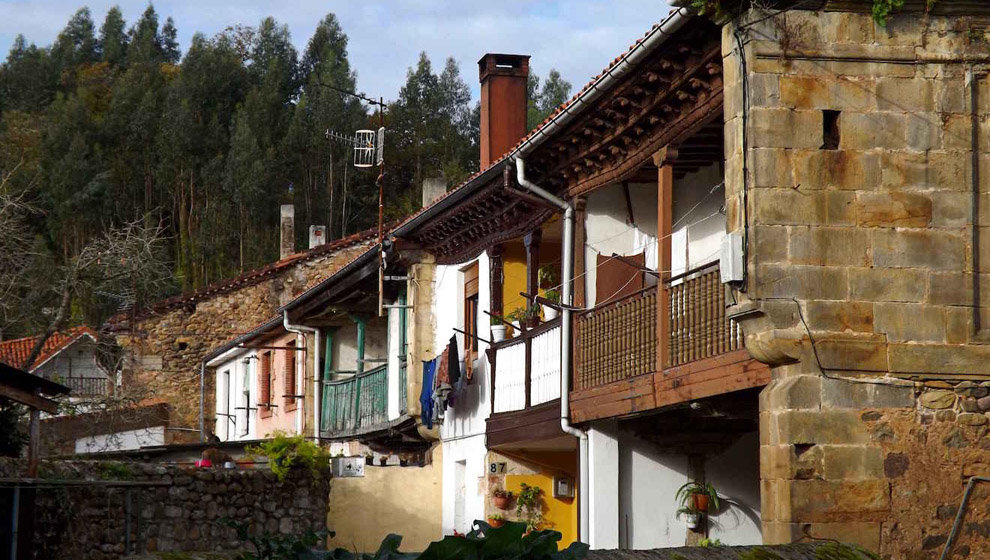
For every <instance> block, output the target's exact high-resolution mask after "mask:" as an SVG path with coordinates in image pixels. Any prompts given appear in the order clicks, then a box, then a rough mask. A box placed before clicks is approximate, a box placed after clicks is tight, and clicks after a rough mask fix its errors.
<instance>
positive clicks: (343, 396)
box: [320, 365, 388, 434]
mask: <svg viewBox="0 0 990 560" xmlns="http://www.w3.org/2000/svg"><path fill="white" fill-rule="evenodd" d="M387 421H388V368H387V367H386V366H384V365H382V366H380V367H377V368H375V369H373V370H370V371H367V372H364V373H360V374H357V375H355V376H354V377H351V378H350V379H344V380H341V381H326V382H324V384H323V414H322V420H321V422H320V431H321V432H323V433H329V434H333V433H335V432H344V431H352V430H358V429H361V428H369V427H371V426H377V425H380V424H385V423H386V422H387Z"/></svg>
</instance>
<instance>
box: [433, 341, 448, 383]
mask: <svg viewBox="0 0 990 560" xmlns="http://www.w3.org/2000/svg"><path fill="white" fill-rule="evenodd" d="M449 355H450V348H449V347H448V348H444V349H443V353H442V354H440V355H439V356H438V357H436V358H434V360H436V362H437V385H450V384H451V383H450V373H451V372H450V364H449V363H448V362H447V357H448V356H449Z"/></svg>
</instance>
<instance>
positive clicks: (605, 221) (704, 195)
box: [584, 164, 725, 306]
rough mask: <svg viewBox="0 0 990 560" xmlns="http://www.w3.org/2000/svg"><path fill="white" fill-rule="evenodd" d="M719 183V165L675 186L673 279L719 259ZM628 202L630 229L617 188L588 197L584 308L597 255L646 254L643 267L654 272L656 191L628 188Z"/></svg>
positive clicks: (650, 186)
mask: <svg viewBox="0 0 990 560" xmlns="http://www.w3.org/2000/svg"><path fill="white" fill-rule="evenodd" d="M721 183H722V171H721V168H720V167H719V165H718V164H713V165H711V166H709V167H706V168H703V169H700V170H698V171H697V172H694V173H689V174H687V175H685V176H684V177H682V178H680V179H676V180H675V181H674V192H673V194H672V199H673V205H674V213H673V215H672V216H671V220H672V225H673V227H672V234H671V238H670V244H671V274H672V275H677V274H679V273H681V272H684V271H685V270H688V269H690V268H695V267H697V266H700V265H703V264H706V263H709V262H711V261H713V260H716V259H717V258H718V250H719V244H720V243H721V239H722V237H724V236H725V216H724V214H722V213H721V212H720V209H721V207H722V204H723V202H724V201H725V193H724V190H723V189H724V188H723V187H722V186H721ZM713 190H714V192H713ZM629 198H630V201H631V202H632V208H633V216H632V217H633V223H629V209H628V206H627V203H626V195H625V193H624V192H623V186H622V185H621V184H611V185H608V186H606V187H603V188H600V189H597V190H595V191H593V192H592V193H591V194H589V195H588V201H587V206H586V216H585V228H586V242H585V248H584V255H585V268H586V270H587V274H586V275H585V277H584V282H585V289H586V294H587V300H588V305H589V306H594V304H595V300H596V296H597V294H596V293H595V285H596V279H597V271H596V269H595V265H596V263H597V257H598V255H605V256H610V255H612V253H617V254H619V255H626V256H629V255H635V254H638V253H645V258H646V266H648V267H650V268H652V269H654V270H656V268H657V185H656V184H655V183H630V184H629ZM646 282H647V285H650V284H651V283H655V280H654V279H653V278H652V277H650V276H647V278H646Z"/></svg>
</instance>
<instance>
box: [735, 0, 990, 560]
mask: <svg viewBox="0 0 990 560" xmlns="http://www.w3.org/2000/svg"><path fill="white" fill-rule="evenodd" d="M749 22H753V23H752V24H749ZM985 28H986V20H985V18H983V19H978V18H971V17H953V18H944V17H927V16H924V15H923V14H917V13H914V14H902V15H899V16H898V17H896V18H894V19H893V20H892V21H891V24H890V25H889V26H888V27H887V28H881V27H878V26H876V25H875V24H874V23H873V21H872V19H871V18H870V16H869V15H868V14H863V13H845V12H815V11H806V10H791V11H788V12H786V13H783V14H781V15H778V16H776V17H770V18H767V14H765V13H761V12H758V11H754V12H750V13H747V14H744V15H743V16H741V17H740V18H738V19H737V20H736V21H734V22H732V23H730V24H728V25H726V26H725V27H724V28H723V42H722V44H723V56H724V59H725V60H724V73H725V76H724V78H725V79H724V82H725V133H726V140H725V150H726V197H727V199H726V209H727V214H728V216H727V223H728V229H729V231H732V232H736V233H744V232H745V234H746V235H747V279H746V282H745V290H734V291H733V294H732V295H733V296H734V298H735V301H736V302H738V303H737V305H735V306H733V307H732V308H731V309H730V313H731V314H732V315H733V316H734V317H735V318H736V319H737V320H739V321H740V324H741V325H742V328H743V330H744V333H745V335H746V347H747V349H748V350H749V351H750V353H751V354H752V355H753V356H755V357H756V358H757V359H759V360H761V361H764V362H766V363H768V364H770V365H771V366H772V368H773V370H772V371H773V380H772V382H771V383H770V385H769V386H768V387H767V388H766V389H765V390H764V392H763V394H762V395H761V419H760V425H761V426H760V427H761V478H762V485H763V487H762V492H761V494H762V499H763V508H762V514H763V527H764V540H765V542H768V543H776V542H790V541H795V540H799V539H802V538H806V537H807V536H809V535H810V536H812V537H815V538H836V539H840V540H846V541H853V542H858V543H861V544H863V545H865V546H867V547H869V548H871V549H873V550H877V551H879V552H881V554H882V556H884V557H887V558H898V559H899V558H906V559H923V558H935V557H937V555H938V553H939V552H940V548H941V544H942V543H944V540H945V538H946V535H947V534H948V531H949V528H950V526H951V523H952V519H951V517H952V516H953V515H954V511H953V508H955V507H957V506H958V503H959V501H960V499H961V497H962V493H963V489H964V487H965V484H966V481H967V479H968V477H970V476H973V475H974V474H985V471H986V467H987V464H988V463H990V460H988V454H990V440H988V436H987V431H988V429H987V426H986V424H987V416H986V413H985V409H984V408H983V407H984V406H985V405H986V404H988V403H987V402H986V401H982V403H983V404H981V401H979V399H980V398H984V397H985V395H983V394H984V393H985V392H986V389H987V387H986V386H984V385H980V383H983V382H985V380H987V379H990V365H988V364H990V346H988V345H986V344H984V342H985V341H986V340H988V338H987V333H986V330H985V329H982V330H981V329H977V328H975V321H974V317H975V316H976V312H979V313H980V316H981V317H982V323H983V325H984V326H986V325H988V324H990V323H988V319H990V313H988V309H987V306H988V305H990V274H987V272H990V268H988V266H990V260H988V259H987V258H986V247H988V246H990V245H987V244H986V243H987V242H988V241H990V236H987V235H986V233H987V232H988V231H990V230H988V229H986V227H982V228H977V229H976V231H977V233H978V234H979V235H980V237H981V239H982V240H983V248H982V250H981V253H982V256H983V257H984V258H983V260H982V265H981V266H980V268H977V265H976V264H975V263H976V262H977V258H976V257H977V255H976V253H975V252H974V251H975V246H974V244H973V242H972V240H973V232H974V212H973V205H972V196H973V195H972V192H971V190H972V188H973V185H972V179H973V167H972V165H971V162H972V159H973V158H972V156H973V153H972V149H971V146H972V142H973V140H974V138H973V134H972V119H973V117H972V114H971V112H972V109H973V107H971V103H970V87H969V84H970V81H969V80H970V78H969V75H968V72H969V70H970V64H969V63H968V62H967V63H965V64H963V63H960V61H965V60H967V57H970V59H972V57H980V56H982V57H985V56H986V53H987V50H988V48H987V36H986V33H985ZM736 32H738V34H739V36H738V38H737V36H736ZM740 42H741V43H742V44H743V47H742V48H743V55H744V60H741V59H740V53H739V50H738V49H739V43H740ZM743 63H744V64H745V70H744V69H743V68H744V66H743ZM977 69H978V70H981V68H980V67H979V66H978V67H977ZM976 83H977V85H978V93H979V98H980V100H981V101H980V104H979V105H978V106H977V107H976V108H975V109H976V110H977V112H978V117H977V120H978V123H979V126H978V136H977V138H976V142H977V145H978V154H977V155H978V160H979V161H980V162H982V167H983V170H982V172H983V173H984V175H983V176H984V180H982V181H980V183H979V186H978V196H979V198H980V200H981V212H980V214H979V215H977V216H975V217H976V218H978V220H980V221H981V222H982V224H980V225H983V226H990V214H988V213H987V209H988V208H990V196H988V195H990V181H987V180H986V179H985V177H988V176H990V175H987V174H986V173H990V166H988V164H990V122H988V119H987V112H988V110H990V87H988V80H987V78H986V77H985V76H982V77H978V78H977V80H976ZM744 91H745V92H746V93H747V94H748V99H749V104H748V106H744V95H743V92H744ZM744 123H745V134H744ZM744 148H745V149H744ZM744 163H745V169H746V173H745V180H744ZM974 274H975V275H977V276H975V278H976V280H977V282H978V283H979V285H980V286H981V290H982V302H981V305H980V306H979V308H976V307H975V305H974V304H975V300H974V289H973V282H974ZM963 381H965V382H967V383H971V384H972V385H962V386H960V385H959V383H960V382H963ZM957 391H958V394H957ZM980 395H983V397H981V396H980ZM933 406H936V407H941V406H945V407H946V408H942V409H940V410H938V411H936V410H934V409H933V408H932V407H933ZM950 408H951V409H952V410H950ZM988 495H990V492H988V490H987V489H986V488H985V487H979V488H978V489H977V495H976V496H975V497H974V500H973V501H972V502H971V504H970V508H969V512H968V514H967V518H966V525H965V526H964V527H965V530H964V532H963V533H964V534H963V536H962V537H961V539H960V541H959V543H958V545H957V546H956V551H957V554H962V553H965V552H966V551H967V550H969V551H971V552H973V553H975V552H976V551H978V550H981V548H980V547H983V548H982V550H986V547H987V546H990V545H988V542H987V540H986V533H987V529H986V527H987V525H988V524H990V514H988V507H987V496H988ZM950 512H952V513H950ZM963 555H964V554H963Z"/></svg>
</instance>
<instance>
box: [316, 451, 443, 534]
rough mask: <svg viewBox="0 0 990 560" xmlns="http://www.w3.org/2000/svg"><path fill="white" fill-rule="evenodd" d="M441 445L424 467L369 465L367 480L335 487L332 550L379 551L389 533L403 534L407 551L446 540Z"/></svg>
mask: <svg viewBox="0 0 990 560" xmlns="http://www.w3.org/2000/svg"><path fill="white" fill-rule="evenodd" d="M440 449H441V448H440V446H439V445H437V446H436V447H434V449H433V460H432V462H431V464H429V465H427V466H425V467H375V466H369V465H365V467H364V477H362V478H335V479H333V480H332V481H331V483H330V504H329V507H328V512H327V527H328V528H329V529H330V530H331V531H335V532H336V533H337V535H336V537H334V538H333V539H330V543H329V544H330V546H331V547H342V548H346V549H349V550H352V551H358V552H374V551H376V550H378V546H379V545H380V544H381V542H382V539H384V538H385V536H386V535H388V534H389V533H396V534H399V535H402V546H401V547H400V549H401V550H402V551H404V552H405V551H411V552H416V551H421V550H424V549H426V547H427V545H429V544H430V543H431V542H432V541H435V540H439V539H440V538H441V511H442V480H441V472H442V465H443V459H442V456H441V450H440Z"/></svg>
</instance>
